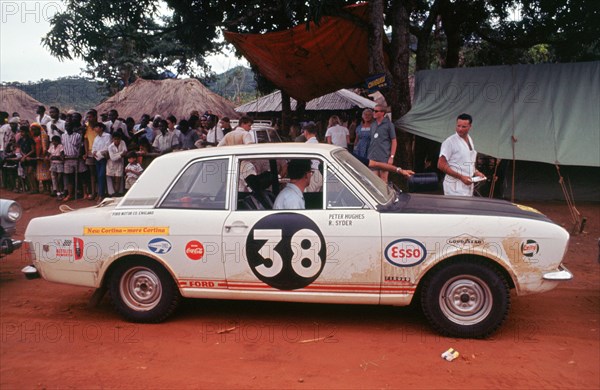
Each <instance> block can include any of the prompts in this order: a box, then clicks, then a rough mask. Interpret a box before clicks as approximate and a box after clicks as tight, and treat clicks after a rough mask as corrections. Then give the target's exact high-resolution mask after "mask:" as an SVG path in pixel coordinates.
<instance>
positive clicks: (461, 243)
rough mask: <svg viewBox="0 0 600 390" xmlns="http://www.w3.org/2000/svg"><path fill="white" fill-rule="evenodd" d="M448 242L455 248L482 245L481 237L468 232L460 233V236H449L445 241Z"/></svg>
mask: <svg viewBox="0 0 600 390" xmlns="http://www.w3.org/2000/svg"><path fill="white" fill-rule="evenodd" d="M446 242H447V243H448V244H450V245H452V246H455V247H457V248H461V249H462V248H473V247H477V246H482V245H483V239H481V238H478V237H475V236H472V235H470V234H461V235H460V236H456V237H452V238H449V239H448V241H446Z"/></svg>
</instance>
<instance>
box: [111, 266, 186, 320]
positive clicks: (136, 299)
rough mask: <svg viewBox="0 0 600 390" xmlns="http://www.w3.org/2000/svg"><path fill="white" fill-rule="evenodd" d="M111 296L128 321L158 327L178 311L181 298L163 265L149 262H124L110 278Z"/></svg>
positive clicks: (119, 311)
mask: <svg viewBox="0 0 600 390" xmlns="http://www.w3.org/2000/svg"><path fill="white" fill-rule="evenodd" d="M110 296H111V299H112V301H113V304H114V306H115V309H116V310H117V312H118V313H119V314H120V315H121V316H123V317H124V318H125V319H127V320H128V321H132V322H146V323H157V322H162V321H164V320H165V319H166V318H167V317H169V316H170V315H171V314H172V313H173V311H175V309H176V308H177V306H178V304H179V301H180V300H181V294H180V293H179V289H178V288H177V285H176V284H175V282H174V280H173V278H172V277H171V275H170V274H169V272H167V271H166V270H165V269H164V268H163V267H162V266H161V265H159V264H158V263H155V262H153V261H149V260H143V259H137V260H133V261H123V262H122V263H120V264H118V265H117V268H116V269H115V270H114V272H113V273H112V276H111V278H110Z"/></svg>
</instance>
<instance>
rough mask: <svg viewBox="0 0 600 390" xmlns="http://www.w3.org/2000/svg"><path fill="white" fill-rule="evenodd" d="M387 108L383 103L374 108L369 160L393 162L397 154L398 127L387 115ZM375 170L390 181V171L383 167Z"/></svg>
mask: <svg viewBox="0 0 600 390" xmlns="http://www.w3.org/2000/svg"><path fill="white" fill-rule="evenodd" d="M385 113H386V109H385V107H383V106H382V105H381V104H377V105H376V106H375V108H374V109H373V118H374V119H375V120H374V121H373V122H372V123H371V142H370V143H369V151H368V158H369V160H373V161H377V162H381V163H387V164H393V163H394V155H395V154H396V147H397V145H398V144H397V141H396V129H395V128H394V125H393V124H392V122H391V121H390V120H389V119H388V118H387V117H386V116H385ZM373 172H375V174H376V175H377V176H379V177H380V178H381V179H382V180H383V181H385V182H387V181H388V172H387V171H385V170H382V169H373Z"/></svg>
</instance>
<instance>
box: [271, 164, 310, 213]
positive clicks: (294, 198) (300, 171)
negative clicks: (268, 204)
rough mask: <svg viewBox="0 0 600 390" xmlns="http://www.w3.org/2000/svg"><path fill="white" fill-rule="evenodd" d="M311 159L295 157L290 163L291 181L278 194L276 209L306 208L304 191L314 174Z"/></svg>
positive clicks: (274, 207)
mask: <svg viewBox="0 0 600 390" xmlns="http://www.w3.org/2000/svg"><path fill="white" fill-rule="evenodd" d="M312 173H313V171H312V169H311V161H310V160H305V159H295V160H291V161H290V162H289V163H288V176H289V178H290V182H289V183H288V184H287V185H286V186H285V188H284V189H283V190H281V192H280V193H279V195H277V198H276V199H275V203H274V204H273V209H274V210H303V209H305V208H306V205H305V203H304V196H303V195H302V193H303V192H304V189H305V188H306V187H307V186H308V184H309V183H310V178H311V176H312Z"/></svg>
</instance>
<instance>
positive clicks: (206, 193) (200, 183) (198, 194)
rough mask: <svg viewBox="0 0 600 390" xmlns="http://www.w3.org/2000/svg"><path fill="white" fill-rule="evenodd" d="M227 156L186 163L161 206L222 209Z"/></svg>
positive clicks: (225, 205) (224, 203)
mask: <svg viewBox="0 0 600 390" xmlns="http://www.w3.org/2000/svg"><path fill="white" fill-rule="evenodd" d="M228 168H229V159H218V160H208V161H198V162H195V163H193V164H192V165H190V166H188V167H187V169H186V170H185V172H184V173H183V174H182V175H181V176H180V177H179V179H177V181H176V182H175V185H173V187H172V188H171V190H170V191H169V194H168V195H167V196H166V197H165V199H164V201H163V202H162V203H161V205H160V208H175V209H180V208H185V209H199V210H225V209H226V207H227V203H226V200H227V173H228Z"/></svg>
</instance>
